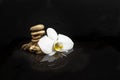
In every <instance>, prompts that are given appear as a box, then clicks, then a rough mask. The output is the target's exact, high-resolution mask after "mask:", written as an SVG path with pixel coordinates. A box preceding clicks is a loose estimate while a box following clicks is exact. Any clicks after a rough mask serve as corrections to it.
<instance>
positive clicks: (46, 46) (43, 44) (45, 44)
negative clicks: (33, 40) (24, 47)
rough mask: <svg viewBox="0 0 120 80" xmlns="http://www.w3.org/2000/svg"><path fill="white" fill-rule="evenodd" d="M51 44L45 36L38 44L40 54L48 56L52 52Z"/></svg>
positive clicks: (51, 41)
mask: <svg viewBox="0 0 120 80" xmlns="http://www.w3.org/2000/svg"><path fill="white" fill-rule="evenodd" d="M53 44H54V42H53V40H51V39H50V38H48V37H47V36H43V37H42V38H41V39H40V40H39V42H38V45H39V46H40V48H41V50H42V52H43V53H45V54H50V53H52V52H53Z"/></svg>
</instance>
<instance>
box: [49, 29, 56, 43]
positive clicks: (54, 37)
mask: <svg viewBox="0 0 120 80" xmlns="http://www.w3.org/2000/svg"><path fill="white" fill-rule="evenodd" d="M47 35H48V37H49V38H51V39H52V40H54V41H56V40H57V32H56V31H55V30H54V29H53V28H48V29H47Z"/></svg>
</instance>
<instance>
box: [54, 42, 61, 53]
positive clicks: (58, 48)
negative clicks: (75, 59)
mask: <svg viewBox="0 0 120 80" xmlns="http://www.w3.org/2000/svg"><path fill="white" fill-rule="evenodd" d="M62 48H63V44H62V43H61V42H56V43H55V44H54V50H55V51H60V50H61V49H62Z"/></svg>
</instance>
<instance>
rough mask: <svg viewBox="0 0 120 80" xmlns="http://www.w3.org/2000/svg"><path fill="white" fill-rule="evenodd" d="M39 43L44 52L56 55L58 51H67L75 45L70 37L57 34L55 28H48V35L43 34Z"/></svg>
mask: <svg viewBox="0 0 120 80" xmlns="http://www.w3.org/2000/svg"><path fill="white" fill-rule="evenodd" d="M38 44H39V46H40V48H41V50H42V52H43V53H45V54H48V55H49V56H52V55H54V54H55V53H56V52H67V51H68V50H71V49H72V48H73V45H74V43H73V41H72V40H71V39H70V38H69V37H67V36H65V35H63V34H57V32H56V31H55V30H54V29H53V28H48V29H47V35H45V36H43V37H42V38H41V39H40V40H39V42H38Z"/></svg>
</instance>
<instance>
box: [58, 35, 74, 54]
mask: <svg viewBox="0 0 120 80" xmlns="http://www.w3.org/2000/svg"><path fill="white" fill-rule="evenodd" d="M58 42H61V43H62V44H63V49H62V50H61V51H60V52H64V51H68V50H70V49H72V48H73V46H74V43H73V41H72V40H71V39H70V38H69V37H68V36H65V35H62V34H59V35H58Z"/></svg>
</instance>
